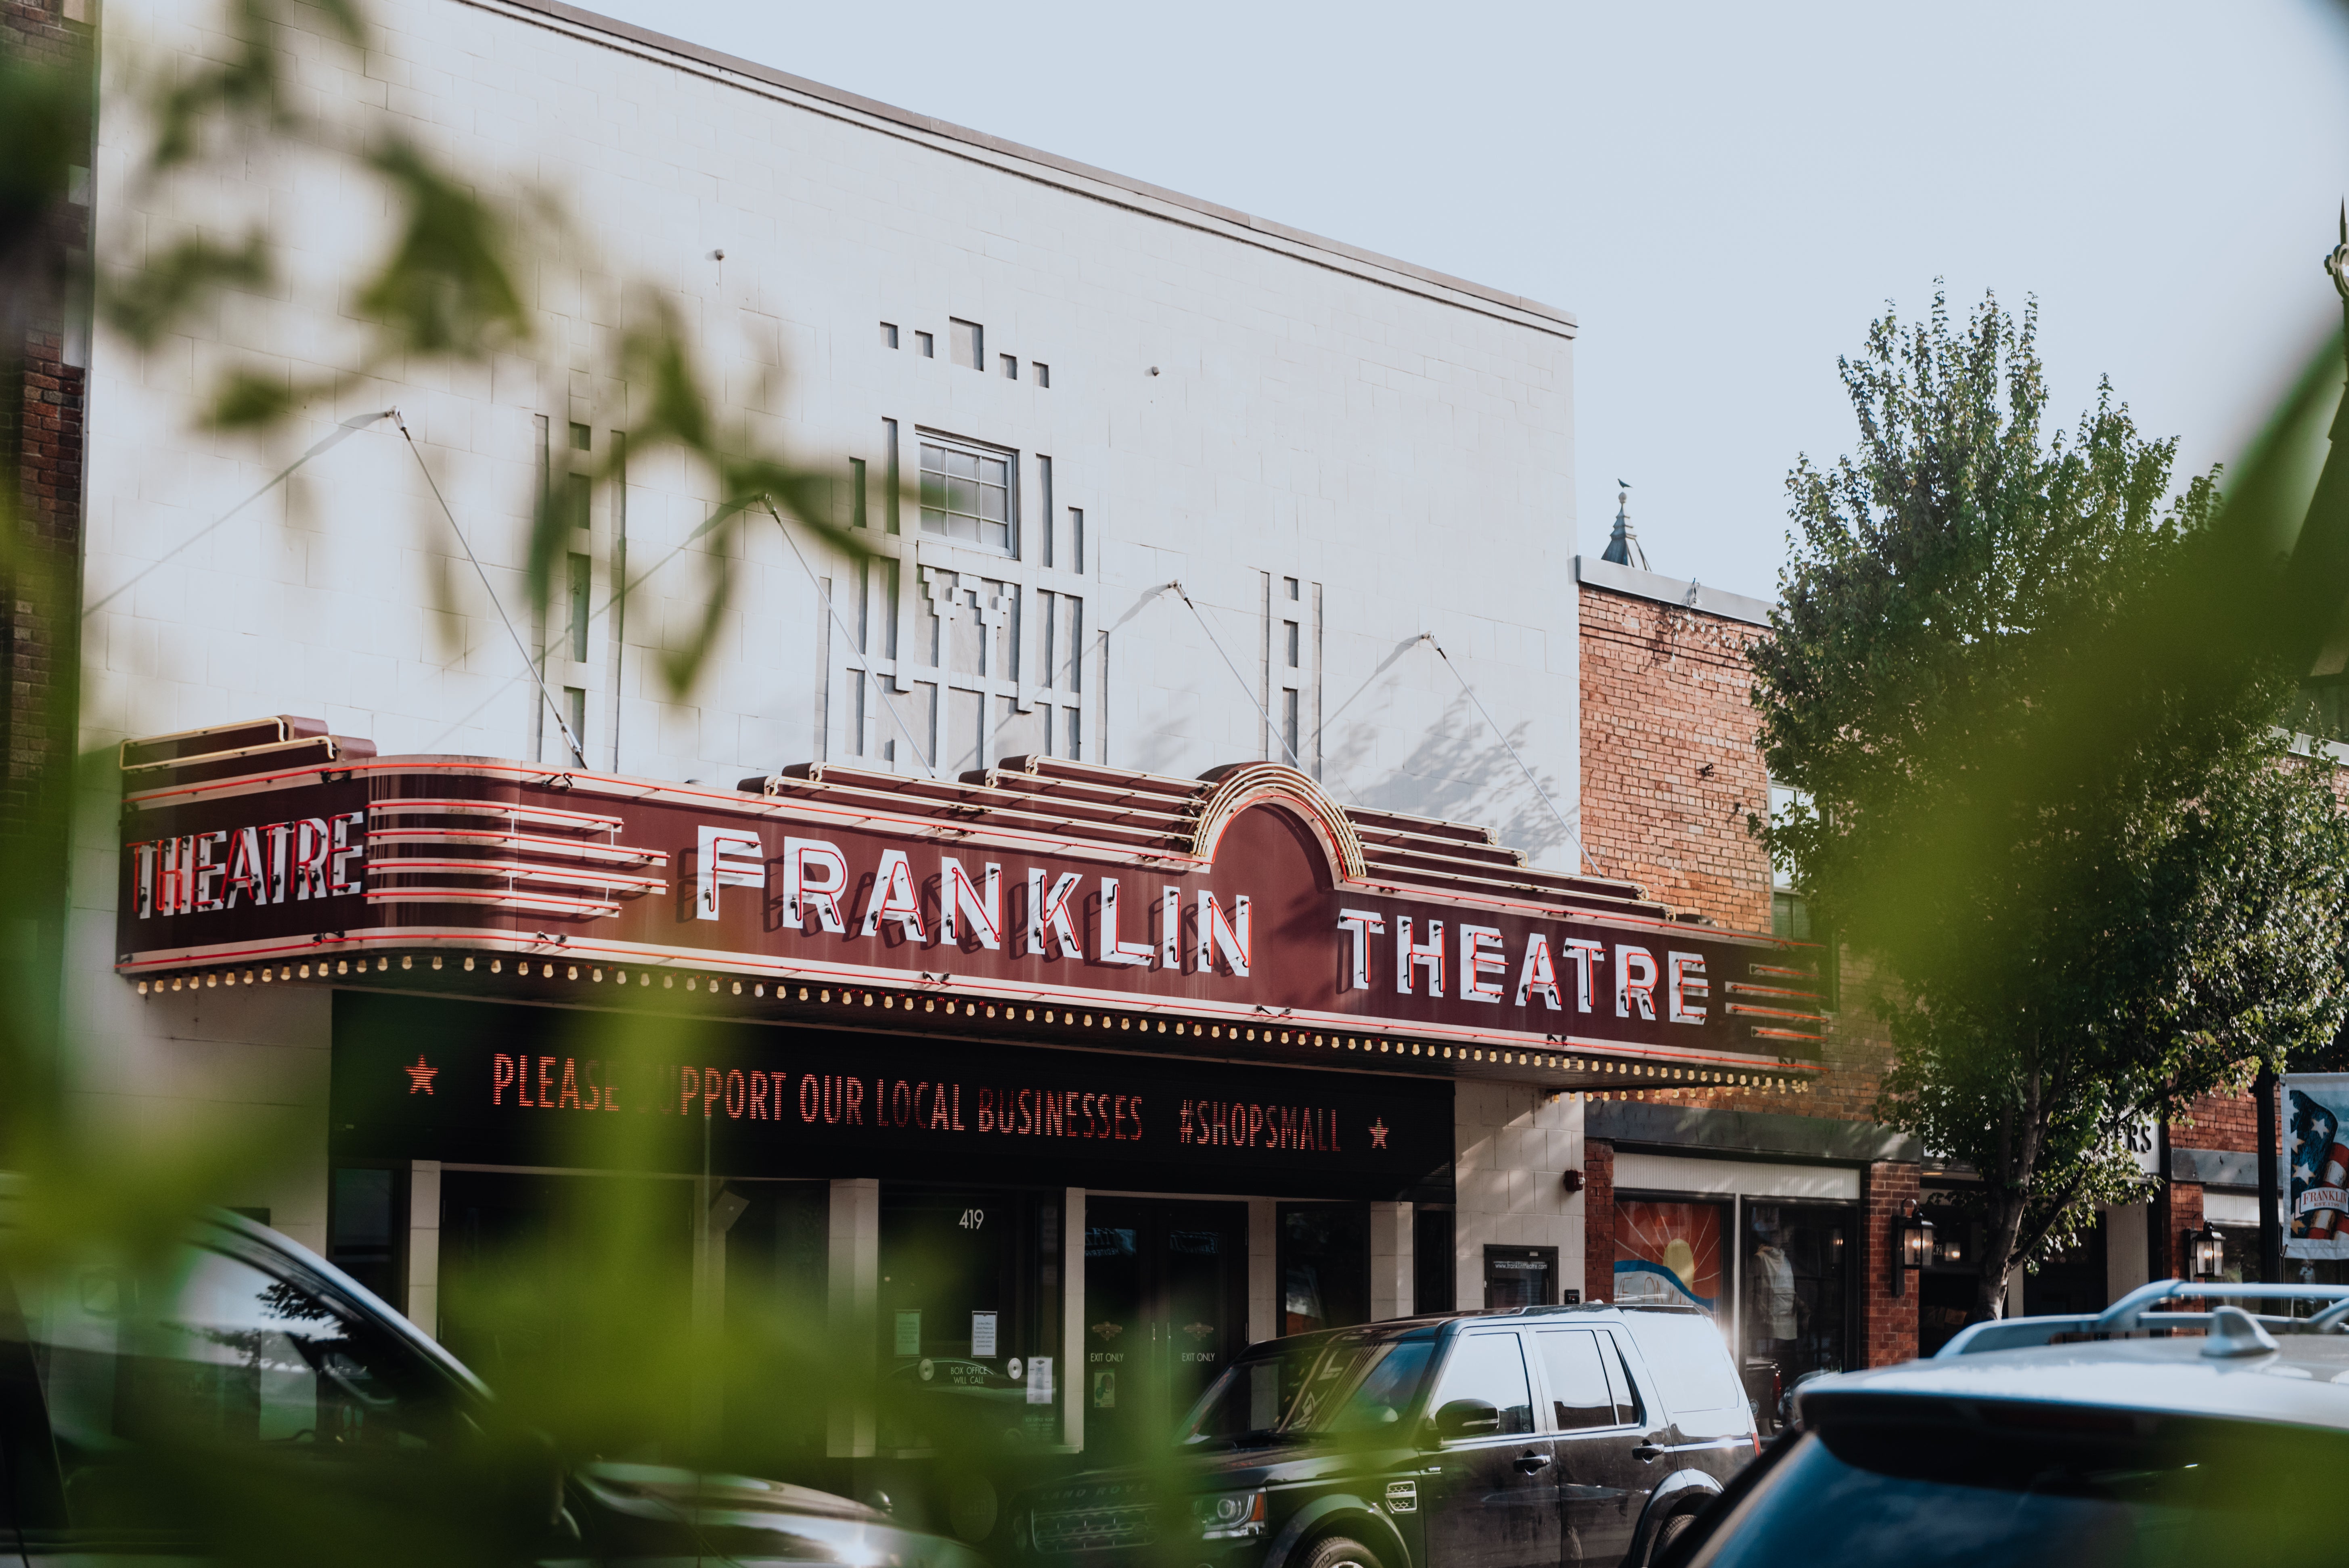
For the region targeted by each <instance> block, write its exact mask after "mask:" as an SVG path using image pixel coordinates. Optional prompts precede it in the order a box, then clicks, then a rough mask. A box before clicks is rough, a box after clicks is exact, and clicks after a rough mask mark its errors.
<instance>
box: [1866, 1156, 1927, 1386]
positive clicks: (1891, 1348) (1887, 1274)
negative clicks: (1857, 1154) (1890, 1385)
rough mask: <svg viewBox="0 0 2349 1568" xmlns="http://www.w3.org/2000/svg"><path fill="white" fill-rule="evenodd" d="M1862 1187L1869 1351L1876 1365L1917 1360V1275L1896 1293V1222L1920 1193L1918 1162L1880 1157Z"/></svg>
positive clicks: (1910, 1277) (1868, 1354) (1871, 1364)
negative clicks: (1902, 1208) (1905, 1205)
mask: <svg viewBox="0 0 2349 1568" xmlns="http://www.w3.org/2000/svg"><path fill="white" fill-rule="evenodd" d="M1859 1192H1860V1202H1862V1203H1864V1204H1865V1205H1866V1206H1867V1209H1868V1240H1867V1241H1866V1242H1865V1243H1862V1249H1861V1256H1862V1259H1863V1260H1864V1261H1863V1265H1862V1266H1863V1268H1864V1270H1865V1274H1864V1278H1865V1280H1866V1287H1865V1288H1864V1289H1863V1291H1862V1292H1861V1295H1860V1310H1861V1312H1862V1313H1863V1314H1864V1315H1866V1317H1867V1321H1868V1328H1867V1345H1866V1347H1865V1350H1864V1354H1865V1355H1866V1356H1867V1357H1868V1366H1870V1367H1885V1366H1889V1365H1891V1364H1892V1363H1894V1362H1897V1361H1913V1360H1915V1359H1916V1358H1917V1276H1916V1275H1915V1274H1910V1275H1909V1277H1908V1279H1907V1280H1905V1281H1903V1282H1902V1289H1903V1290H1904V1292H1905V1294H1903V1295H1893V1294H1892V1227H1893V1225H1894V1223H1895V1222H1897V1221H1899V1218H1900V1205H1901V1203H1902V1202H1903V1201H1904V1200H1908V1199H1913V1198H1915V1197H1917V1196H1918V1182H1917V1167H1916V1166H1914V1165H1910V1164H1909V1163H1907V1162H1906V1161H1893V1160H1884V1161H1878V1162H1877V1163H1875V1164H1873V1165H1870V1166H1869V1167H1868V1174H1867V1177H1866V1178H1865V1180H1863V1181H1862V1182H1861V1183H1860V1190H1859Z"/></svg>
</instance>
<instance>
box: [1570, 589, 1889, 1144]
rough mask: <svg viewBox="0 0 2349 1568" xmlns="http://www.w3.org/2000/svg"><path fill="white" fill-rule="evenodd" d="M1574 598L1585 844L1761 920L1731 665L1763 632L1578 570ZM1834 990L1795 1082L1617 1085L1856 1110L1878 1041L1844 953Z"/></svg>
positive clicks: (1685, 900) (1750, 764)
mask: <svg viewBox="0 0 2349 1568" xmlns="http://www.w3.org/2000/svg"><path fill="white" fill-rule="evenodd" d="M1581 612H1582V642H1581V650H1582V821H1583V833H1584V836H1585V838H1586V839H1587V840H1588V843H1589V845H1590V849H1591V851H1592V853H1593V854H1594V855H1596V856H1597V858H1598V859H1599V862H1600V864H1601V865H1602V866H1603V867H1604V868H1605V870H1606V871H1607V872H1608V873H1609V875H1615V876H1625V877H1629V878H1630V879H1631V880H1632V881H1634V882H1639V883H1640V884H1641V885H1642V886H1644V887H1645V888H1647V890H1648V891H1649V892H1651V893H1652V894H1654V895H1655V896H1656V897H1658V898H1661V899H1663V900H1664V901H1666V902H1667V903H1671V904H1672V905H1674V906H1675V907H1678V908H1686V909H1694V910H1696V911H1698V912H1699V913H1702V914H1704V915H1706V916H1708V917H1710V918H1711V919H1713V921H1715V922H1716V923H1720V924H1723V925H1726V926H1731V927H1733V928H1735V929H1738V930H1742V931H1767V930H1769V929H1770V857H1769V855H1768V854H1767V853H1766V852H1765V851H1764V849H1763V847H1762V844H1761V842H1760V841H1758V840H1756V839H1755V838H1754V836H1753V835H1752V834H1751V833H1750V832H1748V831H1747V830H1746V826H1745V819H1746V814H1747V813H1748V812H1752V811H1761V810H1766V809H1767V807H1768V803H1769V789H1768V786H1769V778H1768V774H1767V772H1766V770H1765V769H1764V767H1763V765H1762V753H1761V751H1760V750H1759V749H1758V748H1756V746H1755V745H1754V729H1755V716H1754V707H1753V704H1752V702H1751V700H1750V698H1749V694H1750V693H1751V691H1752V689H1753V677H1752V675H1751V672H1750V671H1749V670H1748V668H1747V666H1746V664H1745V651H1746V649H1747V648H1749V647H1751V646H1752V645H1753V644H1754V642H1755V641H1756V640H1758V639H1760V638H1762V637H1765V636H1767V635H1769V633H1768V631H1767V630H1766V629H1765V628H1764V627H1760V626H1755V625H1753V624H1750V623H1747V622H1744V621H1732V620H1729V619H1726V618H1725V617H1723V616H1719V615H1713V614H1705V613H1704V612H1702V611H1699V610H1692V609H1686V608H1682V607H1679V606H1675V605H1671V604H1660V603H1655V602H1654V601H1652V600H1648V599H1639V598H1634V597H1631V596H1630V595H1628V594H1623V593H1612V592H1609V590H1607V589H1603V588H1594V587H1591V586H1589V585H1588V584H1585V585H1584V586H1583V589H1582V597H1581ZM1706 769H1711V771H1710V772H1707V771H1706ZM1841 991H1842V998H1841V1004H1840V1006H1839V1008H1838V1010H1837V1014H1836V1016H1834V1017H1833V1018H1832V1019H1831V1020H1830V1021H1829V1023H1828V1026H1827V1038H1826V1045H1825V1046H1824V1047H1822V1051H1821V1056H1822V1059H1823V1063H1824V1066H1825V1068H1826V1071H1825V1073H1824V1074H1823V1075H1821V1076H1820V1077H1819V1078H1817V1080H1816V1081H1815V1082H1812V1083H1810V1084H1808V1085H1807V1086H1806V1089H1805V1090H1803V1091H1801V1092H1789V1093H1785V1094H1781V1093H1777V1092H1775V1090H1773V1091H1768V1092H1764V1091H1763V1090H1758V1089H1754V1088H1725V1089H1722V1088H1716V1089H1672V1090H1661V1091H1656V1090H1651V1091H1648V1092H1645V1093H1641V1092H1640V1091H1637V1090H1633V1091H1628V1092H1625V1093H1622V1094H1620V1095H1619V1098H1626V1099H1661V1100H1673V1101H1679V1102H1682V1103H1686V1104H1692V1105H1703V1106H1712V1107H1717V1108H1722V1109H1737V1110H1763V1111H1777V1112H1782V1113H1785V1114H1788V1115H1795V1116H1824V1117H1832V1118H1835V1119H1838V1120H1846V1121H1866V1120H1871V1119H1874V1116H1875V1109H1876V1096H1877V1090H1878V1088H1879V1087H1880V1085H1881V1084H1882V1082H1883V1077H1884V1067H1885V1063H1886V1061H1887V1059H1888V1057H1889V1049H1890V1047H1889V1044H1888V1042H1887V1041H1886V1040H1885V1038H1884V1036H1883V1031H1882V1028H1881V1026H1879V1025H1878V1022H1877V1019H1876V1013H1875V1009H1874V1007H1873V1006H1872V1005H1871V1004H1872V999H1873V997H1874V995H1875V983H1874V981H1873V979H1872V978H1871V976H1870V975H1868V972H1867V970H1866V968H1865V967H1864V966H1863V965H1856V964H1852V963H1849V962H1847V963H1846V964H1845V965H1844V973H1843V975H1842V986H1841Z"/></svg>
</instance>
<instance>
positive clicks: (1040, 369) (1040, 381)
mask: <svg viewBox="0 0 2349 1568" xmlns="http://www.w3.org/2000/svg"><path fill="white" fill-rule="evenodd" d="M1028 368H1029V369H1030V370H1032V371H1034V372H1035V373H1036V385H1037V386H1039V387H1050V385H1051V384H1052V367H1051V366H1049V365H1047V364H1045V363H1044V362H1043V361H1042V360H1040V359H1039V360H1036V361H1034V362H1033V363H1031V364H1030V366H1028Z"/></svg>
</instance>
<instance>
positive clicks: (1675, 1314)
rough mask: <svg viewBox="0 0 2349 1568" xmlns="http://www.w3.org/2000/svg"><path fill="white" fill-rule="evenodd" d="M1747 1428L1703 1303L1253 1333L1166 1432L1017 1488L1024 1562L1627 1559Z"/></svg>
mask: <svg viewBox="0 0 2349 1568" xmlns="http://www.w3.org/2000/svg"><path fill="white" fill-rule="evenodd" d="M1758 1449H1759V1441H1758V1439H1757V1437H1756V1435H1755V1431H1754V1416H1753V1411H1752V1409H1751V1408H1750V1407H1749V1405H1748V1404H1747V1401H1746V1398H1745V1392H1744V1388H1743V1387H1742V1386H1741V1385H1740V1384H1739V1382H1738V1379H1737V1372H1736V1368H1735V1367H1734V1366H1733V1364H1732V1363H1731V1360H1730V1357H1729V1348H1728V1346H1727V1345H1726V1344H1725V1343H1724V1342H1723V1339H1722V1336H1721V1333H1720V1331H1719V1330H1718V1329H1717V1328H1715V1327H1714V1326H1713V1322H1712V1320H1711V1319H1710V1318H1708V1317H1706V1316H1705V1315H1702V1313H1699V1312H1696V1311H1695V1310H1693V1309H1691V1308H1673V1307H1626V1306H1611V1307H1610V1306H1580V1307H1575V1306H1568V1307H1531V1308H1526V1309H1524V1310H1521V1311H1516V1312H1507V1313H1485V1314H1478V1315H1465V1316H1455V1317H1423V1318H1402V1319H1398V1320H1395V1321H1392V1322H1386V1323H1376V1324H1370V1325H1367V1326H1363V1327H1361V1328H1347V1329H1335V1330H1330V1331H1328V1332H1324V1333H1320V1334H1310V1335H1299V1336H1295V1337H1293V1338H1288V1339H1275V1340H1268V1341H1266V1342H1265V1343H1263V1344H1260V1345H1257V1346H1253V1347H1252V1348H1250V1349H1249V1350H1248V1351H1247V1353H1246V1354H1245V1355H1243V1356H1241V1357H1239V1358H1238V1359H1237V1360H1236V1361H1235V1362H1233V1364H1232V1365H1231V1367H1229V1368H1227V1369H1226V1371H1225V1373H1224V1375H1223V1376H1222V1377H1220V1378H1218V1379H1217V1380H1216V1383H1215V1386H1214V1387H1211V1388H1209V1389H1208V1390H1207V1392H1206V1394H1205V1395H1203V1396H1201V1398H1200V1400H1199V1403H1198V1404H1197V1405H1196V1406H1195V1407H1194V1408H1193V1409H1192V1411H1191V1413H1190V1415H1189V1417H1188V1418H1186V1419H1185V1422H1184V1423H1183V1425H1182V1427H1181V1429H1179V1430H1178V1431H1177V1433H1176V1434H1175V1437H1174V1444H1173V1446H1172V1448H1171V1449H1170V1450H1168V1451H1167V1452H1164V1453H1163V1454H1160V1455H1158V1456H1156V1457H1155V1458H1154V1459H1152V1460H1147V1461H1145V1462H1143V1463H1138V1464H1135V1465H1133V1466H1129V1467H1127V1468H1124V1469H1122V1470H1097V1471H1092V1472H1090V1473H1087V1474H1083V1475H1080V1476H1077V1477H1075V1478H1073V1479H1071V1480H1067V1481H1064V1482H1061V1483H1060V1484H1058V1485H1054V1486H1050V1487H1043V1488H1040V1489H1038V1490H1036V1491H1032V1492H1030V1493H1028V1494H1027V1495H1025V1496H1024V1497H1022V1498H1021V1499H1019V1501H1018V1502H1017V1503H1016V1504H1015V1507H1014V1517H1013V1521H1012V1532H1013V1535H1012V1539H1013V1542H1014V1545H1015V1547H1016V1548H1017V1549H1018V1550H1019V1552H1020V1553H1021V1554H1022V1555H1023V1557H1025V1558H1026V1559H1027V1561H1028V1562H1029V1563H1030V1564H1031V1565H1032V1568H1123V1564H1126V1563H1153V1564H1158V1563H1167V1564H1179V1565H1181V1568H1191V1565H1193V1564H1196V1565H1197V1568H1564V1565H1566V1564H1578V1563H1590V1564H1612V1563H1647V1562H1649V1561H1650V1560H1651V1558H1652V1557H1653V1555H1654V1554H1655V1553H1657V1552H1658V1551H1660V1550H1661V1548H1662V1546H1663V1545H1665V1544H1666V1543H1668V1542H1671V1540H1672V1539H1673V1538H1674V1537H1675V1536H1677V1535H1678V1534H1679V1533H1680V1532H1681V1531H1682V1530H1683V1529H1685V1528H1686V1527H1687V1525H1688V1523H1689V1522H1690V1521H1691V1519H1692V1518H1693V1516H1694V1514H1695V1512H1696V1511H1697V1510H1698V1509H1700V1508H1702V1506H1703V1505H1704V1503H1705V1502H1706V1501H1708V1500H1710V1499H1711V1498H1713V1497H1714V1496H1716V1495H1717V1494H1719V1492H1720V1491H1721V1490H1722V1488H1723V1484H1724V1483H1725V1482H1726V1481H1727V1480H1729V1479H1730V1478H1731V1477H1732V1476H1733V1475H1734V1474H1735V1473H1736V1471H1737V1470H1738V1469H1739V1468H1740V1467H1741V1466H1743V1465H1744V1464H1745V1463H1746V1462H1747V1461H1748V1460H1751V1459H1752V1458H1753V1457H1754V1454H1755V1452H1756V1451H1758Z"/></svg>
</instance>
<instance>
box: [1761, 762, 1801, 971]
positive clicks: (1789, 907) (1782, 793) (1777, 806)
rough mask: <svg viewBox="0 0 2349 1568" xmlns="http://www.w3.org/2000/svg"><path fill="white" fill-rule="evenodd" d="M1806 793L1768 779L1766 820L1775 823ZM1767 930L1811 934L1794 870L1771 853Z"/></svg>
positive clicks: (1796, 935) (1798, 936)
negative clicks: (1767, 811)
mask: <svg viewBox="0 0 2349 1568" xmlns="http://www.w3.org/2000/svg"><path fill="white" fill-rule="evenodd" d="M1805 799H1806V797H1805V795H1804V794H1803V792H1802V791H1801V790H1799V789H1795V788H1794V786H1792V785H1790V784H1781V783H1779V782H1778V781H1777V780H1776V779H1771V780H1770V821H1771V824H1772V825H1773V826H1774V827H1775V825H1776V824H1777V823H1778V822H1780V821H1781V820H1784V819H1785V815H1786V813H1787V812H1788V811H1790V810H1794V808H1795V807H1796V806H1798V805H1800V804H1802V803H1803V802H1804V801H1805ZM1770 932H1771V934H1772V935H1774V936H1783V937H1786V938H1788V939H1790V940H1792V941H1795V942H1807V941H1808V940H1810V934H1811V920H1810V913H1809V912H1808V911H1807V910H1806V909H1805V908H1804V906H1803V900H1802V898H1801V896H1800V895H1799V894H1797V893H1796V892H1795V873H1794V872H1792V871H1791V870H1790V869H1788V868H1787V867H1786V866H1785V865H1783V864H1781V863H1780V862H1779V861H1778V860H1777V858H1776V856H1775V855H1773V856H1772V858H1771V861H1770Z"/></svg>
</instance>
